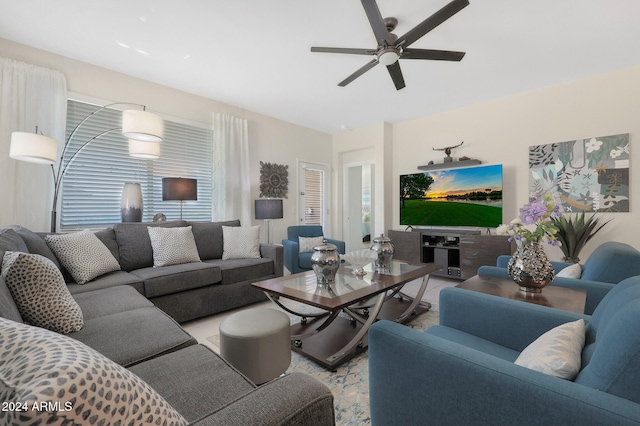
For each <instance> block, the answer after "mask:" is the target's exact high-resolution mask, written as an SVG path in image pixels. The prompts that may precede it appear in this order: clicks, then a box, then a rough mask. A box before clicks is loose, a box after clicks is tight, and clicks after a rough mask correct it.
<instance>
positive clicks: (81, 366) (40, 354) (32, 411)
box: [0, 318, 187, 425]
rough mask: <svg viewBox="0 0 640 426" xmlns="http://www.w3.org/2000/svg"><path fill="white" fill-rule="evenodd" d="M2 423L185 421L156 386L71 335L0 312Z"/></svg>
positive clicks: (61, 423)
mask: <svg viewBox="0 0 640 426" xmlns="http://www.w3.org/2000/svg"><path fill="white" fill-rule="evenodd" d="M0 353H1V354H2V359H1V360H0V383H4V384H5V386H0V401H2V402H3V403H5V404H7V406H9V407H12V409H11V410H1V411H0V423H1V424H6V425H9V424H25V425H26V424H33V425H35V424H41V425H45V424H46V425H65V424H76V425H80V424H82V425H87V424H93V425H100V424H105V425H108V424H110V425H116V424H120V425H130V424H131V425H132V424H135V425H144V424H149V425H186V424H187V421H186V420H185V419H184V417H182V415H180V413H178V412H177V411H176V410H175V409H174V408H173V407H172V406H171V405H169V403H168V402H167V401H166V400H165V399H164V398H163V397H162V396H160V395H159V394H158V393H157V392H156V391H155V390H154V389H153V388H151V387H150V386H149V385H148V384H147V383H146V382H144V381H143V380H142V379H140V378H139V377H138V376H136V375H135V374H133V373H132V372H130V371H129V370H127V369H126V368H124V367H121V366H120V365H118V364H116V363H115V362H113V361H111V360H109V359H107V358H106V357H104V356H103V355H101V354H100V353H98V352H96V351H95V350H93V349H91V348H89V347H88V346H86V345H84V344H82V343H80V342H78V341H77V340H74V339H71V338H69V337H67V336H62V335H60V334H56V333H52V332H50V331H47V330H44V329H41V328H37V327H31V326H28V325H25V324H19V323H16V322H13V321H10V320H7V319H4V318H0Z"/></svg>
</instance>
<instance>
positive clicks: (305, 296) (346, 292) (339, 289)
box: [252, 261, 440, 310]
mask: <svg viewBox="0 0 640 426" xmlns="http://www.w3.org/2000/svg"><path fill="white" fill-rule="evenodd" d="M438 269H440V266H434V265H433V264H419V265H411V264H408V263H404V262H399V261H392V262H391V266H390V268H389V270H388V271H384V272H378V271H376V270H375V266H374V265H373V263H370V264H369V265H367V266H365V271H366V272H367V274H366V275H364V276H363V277H362V278H358V277H356V276H355V275H353V274H352V268H351V265H348V264H346V265H344V264H343V265H342V266H341V267H340V269H339V270H338V273H337V274H336V278H335V283H333V284H329V285H326V284H324V285H320V284H317V280H316V275H315V273H314V272H313V271H308V272H302V273H299V274H294V275H290V276H285V277H280V278H274V279H270V280H266V281H260V282H258V283H254V284H252V285H253V286H254V287H257V288H259V289H261V290H263V291H267V292H269V293H271V294H275V295H279V296H284V297H287V298H289V299H294V300H298V301H300V302H304V303H306V304H309V305H313V306H316V307H319V308H322V309H328V310H334V309H340V308H342V307H344V306H349V305H351V304H353V303H354V302H355V301H358V300H361V299H363V298H366V297H369V296H373V295H375V294H378V293H381V292H383V291H386V290H388V289H390V288H393V287H396V286H398V285H401V284H404V283H406V282H408V281H412V280H414V279H418V278H422V277H423V276H425V275H427V274H430V273H431V272H434V271H435V270H438Z"/></svg>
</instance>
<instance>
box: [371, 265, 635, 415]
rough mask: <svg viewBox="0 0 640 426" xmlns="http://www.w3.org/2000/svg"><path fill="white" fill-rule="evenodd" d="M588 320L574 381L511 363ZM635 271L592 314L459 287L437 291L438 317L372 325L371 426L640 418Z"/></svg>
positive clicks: (382, 322) (381, 322)
mask: <svg viewBox="0 0 640 426" xmlns="http://www.w3.org/2000/svg"><path fill="white" fill-rule="evenodd" d="M579 318H583V319H585V321H586V322H587V325H586V339H585V346H584V349H583V352H582V368H581V370H580V372H579V374H578V376H577V377H576V379H575V380H574V381H569V380H564V379H560V378H557V377H552V376H549V375H546V374H543V373H540V372H537V371H534V370H530V369H528V368H525V367H521V366H519V365H516V364H514V360H515V359H516V358H517V357H518V355H519V353H520V352H521V351H522V350H523V349H524V348H525V347H526V346H527V345H528V344H529V343H531V342H532V341H534V340H535V339H537V338H538V337H539V336H540V335H542V334H543V333H545V332H546V331H548V330H550V329H551V328H553V327H555V326H557V325H560V324H563V323H566V322H569V321H575V320H577V319H579ZM638 324H640V277H632V278H629V279H626V280H624V281H622V282H621V283H619V284H617V285H616V286H614V288H613V289H611V291H610V292H609V293H608V294H607V295H606V296H605V297H604V299H603V300H602V302H601V303H600V305H599V306H598V307H597V308H596V310H595V312H594V313H593V315H592V316H588V315H581V314H575V313H571V312H568V311H561V310H558V309H553V308H548V307H544V306H539V305H535V304H529V303H525V302H519V301H515V300H511V299H507V298H500V297H497V296H491V295H487V294H482V293H479V292H474V291H470V290H464V289H460V288H455V287H452V288H445V289H443V290H442V291H441V293H440V325H437V326H434V327H431V328H429V329H428V330H426V331H419V330H415V329H412V328H409V327H405V326H403V325H400V324H397V323H394V322H390V321H379V322H377V323H376V324H374V325H373V326H372V327H371V328H370V329H369V386H370V395H369V396H370V404H371V419H372V424H373V425H374V426H381V425H389V424H426V423H429V424H436V425H479V424H486V425H507V424H514V425H515V424H517V425H519V426H520V425H525V426H526V425H542V424H548V425H613V424H615V425H639V424H640V386H638V383H639V382H640V331H639V329H638Z"/></svg>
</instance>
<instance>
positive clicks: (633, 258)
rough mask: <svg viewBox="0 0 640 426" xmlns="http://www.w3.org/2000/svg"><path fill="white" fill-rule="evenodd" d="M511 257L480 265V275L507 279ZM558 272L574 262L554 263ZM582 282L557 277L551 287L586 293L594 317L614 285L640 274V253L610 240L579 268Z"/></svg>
mask: <svg viewBox="0 0 640 426" xmlns="http://www.w3.org/2000/svg"><path fill="white" fill-rule="evenodd" d="M510 258H511V257H510V256H500V257H498V260H497V262H496V266H481V267H480V268H478V275H483V276H498V277H508V276H509V275H508V274H507V263H509V259H510ZM551 264H552V265H553V268H554V270H555V271H556V273H558V272H560V271H561V270H562V269H563V268H566V267H567V266H569V265H572V264H571V263H564V262H551ZM580 266H581V269H582V276H581V278H579V279H574V278H561V277H556V278H555V279H554V280H553V282H552V283H551V285H559V286H562V287H570V288H576V289H581V290H586V292H587V303H586V306H585V310H584V311H585V313H586V314H592V313H593V312H594V310H595V309H596V307H597V306H598V304H599V303H600V301H601V300H602V298H603V297H604V296H605V295H606V294H607V293H608V292H609V291H610V290H611V289H612V288H613V286H614V285H615V284H617V283H619V282H620V281H622V280H624V279H625V278H629V277H634V276H636V275H640V251H638V250H636V249H635V248H633V247H631V246H630V245H628V244H625V243H619V242H614V241H609V242H606V243H602V244H600V245H599V246H598V247H597V248H596V249H595V250H594V251H593V252H592V253H591V255H590V256H589V258H588V259H587V260H586V261H585V262H584V264H582V265H580Z"/></svg>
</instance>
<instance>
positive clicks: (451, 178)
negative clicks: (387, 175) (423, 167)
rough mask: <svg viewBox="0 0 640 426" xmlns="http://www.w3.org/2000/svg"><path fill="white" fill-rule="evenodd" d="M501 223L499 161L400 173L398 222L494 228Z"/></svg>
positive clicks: (500, 174)
mask: <svg viewBox="0 0 640 426" xmlns="http://www.w3.org/2000/svg"><path fill="white" fill-rule="evenodd" d="M501 223H502V165H501V164H498V165H491V166H477V167H468V168H462V169H443V170H435V171H427V172H421V173H413V174H408V175H401V176H400V224H401V225H411V226H451V227H456V226H470V227H482V228H495V227H497V226H499V225H500V224H501Z"/></svg>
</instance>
